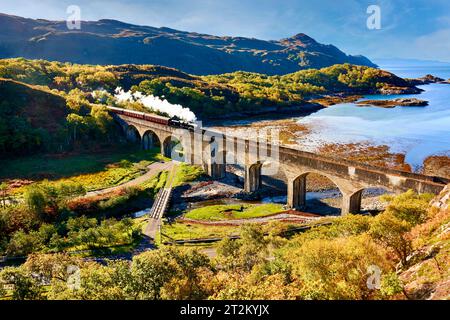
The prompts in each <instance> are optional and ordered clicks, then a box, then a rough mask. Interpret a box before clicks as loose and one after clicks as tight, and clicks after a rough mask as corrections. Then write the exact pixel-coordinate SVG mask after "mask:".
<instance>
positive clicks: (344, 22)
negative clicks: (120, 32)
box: [0, 0, 450, 62]
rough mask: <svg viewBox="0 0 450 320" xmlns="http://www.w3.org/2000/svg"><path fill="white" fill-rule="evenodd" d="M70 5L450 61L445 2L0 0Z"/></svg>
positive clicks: (50, 7) (54, 13) (354, 50)
mask: <svg viewBox="0 0 450 320" xmlns="http://www.w3.org/2000/svg"><path fill="white" fill-rule="evenodd" d="M72 4H74V5H78V6H80V8H81V10H82V19H83V20H98V19H104V18H111V19H118V20H122V21H126V22H130V23H135V24H141V25H151V26H156V27H161V26H166V27H171V28H175V29H180V30H186V31H196V32H200V33H209V34H214V35H230V36H245V37H255V38H260V39H267V40H273V39H281V38H285V37H289V36H292V35H294V34H297V33H300V32H303V33H306V34H308V35H310V36H311V37H313V38H315V39H316V40H317V41H319V42H322V43H327V44H328V43H332V44H334V45H336V46H338V47H339V48H341V49H342V50H344V51H346V52H347V53H351V54H364V55H366V56H368V57H370V58H395V57H399V58H415V59H428V60H441V61H448V62H450V1H449V0H368V1H366V0H227V1H221V0H135V1H126V0H40V1H34V0H15V1H9V0H0V12H3V13H9V14H15V15H19V16H24V17H30V18H45V19H57V20H62V19H65V18H66V17H67V14H66V8H67V6H69V5H72ZM369 5H379V6H380V8H381V18H382V20H381V23H382V25H381V29H380V30H369V29H368V28H367V26H366V20H367V17H368V14H367V13H366V10H367V7H368V6H369Z"/></svg>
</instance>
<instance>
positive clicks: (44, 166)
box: [0, 145, 160, 180]
mask: <svg viewBox="0 0 450 320" xmlns="http://www.w3.org/2000/svg"><path fill="white" fill-rule="evenodd" d="M158 152H159V149H153V150H148V151H144V150H141V149H140V147H139V146H135V145H120V146H117V147H111V148H106V149H105V148H103V149H100V150H98V151H97V152H93V151H89V152H87V151H85V152H80V153H65V154H46V155H36V156H31V157H24V158H17V159H11V160H0V179H32V180H41V179H48V180H56V179H61V178H67V177H71V176H75V175H81V174H90V173H97V172H101V171H104V170H105V169H106V168H107V166H108V165H112V164H117V163H120V162H121V161H124V160H125V161H129V162H132V163H138V162H140V161H143V160H147V161H157V160H160V159H159V158H158Z"/></svg>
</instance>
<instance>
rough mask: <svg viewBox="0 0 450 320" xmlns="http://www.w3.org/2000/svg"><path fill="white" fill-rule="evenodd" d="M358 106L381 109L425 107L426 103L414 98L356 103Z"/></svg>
mask: <svg viewBox="0 0 450 320" xmlns="http://www.w3.org/2000/svg"><path fill="white" fill-rule="evenodd" d="M356 104H357V105H358V106H374V107H382V108H395V107H426V106H428V101H426V100H420V99H416V98H399V99H393V100H364V101H359V102H357V103H356Z"/></svg>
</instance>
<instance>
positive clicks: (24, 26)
mask: <svg viewBox="0 0 450 320" xmlns="http://www.w3.org/2000/svg"><path fill="white" fill-rule="evenodd" d="M0 29H1V30H2V32H1V34H0V58H10V57H26V58H31V59H46V60H56V61H67V62H74V63H82V64H86V63H87V64H102V65H107V64H115V65H117V64H156V65H163V66H167V67H173V68H177V69H180V70H183V71H185V72H188V73H192V74H198V75H206V74H220V73H227V72H234V71H239V70H241V71H248V72H258V73H264V74H269V75H274V74H287V73H292V72H295V71H298V70H301V69H306V68H322V67H327V66H331V65H334V64H341V63H351V64H357V65H366V66H372V67H374V66H375V65H374V64H373V63H372V62H371V61H370V60H368V59H367V58H365V57H362V56H349V55H346V54H345V53H344V52H342V51H341V50H339V49H338V48H336V47H335V46H333V45H323V44H320V43H318V42H316V41H315V40H314V39H312V38H310V37H308V36H307V35H305V34H297V35H295V36H294V37H291V38H287V39H282V40H278V41H264V40H258V39H249V38H242V37H217V36H211V35H205V34H198V33H192V32H183V31H178V30H173V29H169V28H154V27H147V26H136V25H132V24H127V23H123V22H120V21H115V20H99V21H88V22H82V25H81V30H73V31H71V30H68V29H67V27H66V22H65V21H47V20H41V19H39V20H33V19H25V18H21V17H16V16H10V15H5V14H0ZM130 52H132V53H133V54H130Z"/></svg>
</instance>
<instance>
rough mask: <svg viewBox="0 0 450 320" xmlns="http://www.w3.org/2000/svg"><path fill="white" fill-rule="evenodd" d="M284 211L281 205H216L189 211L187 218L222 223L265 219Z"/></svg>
mask: <svg viewBox="0 0 450 320" xmlns="http://www.w3.org/2000/svg"><path fill="white" fill-rule="evenodd" d="M281 211H283V206H282V205H280V204H273V203H269V204H263V205H256V204H255V205H250V204H243V205H240V204H233V205H216V206H207V207H203V208H198V209H194V210H192V211H189V212H188V213H187V214H186V215H185V217H186V218H188V219H194V220H209V221H221V220H231V219H251V218H260V217H265V216H268V215H271V214H274V213H278V212H281Z"/></svg>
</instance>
